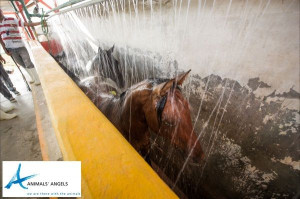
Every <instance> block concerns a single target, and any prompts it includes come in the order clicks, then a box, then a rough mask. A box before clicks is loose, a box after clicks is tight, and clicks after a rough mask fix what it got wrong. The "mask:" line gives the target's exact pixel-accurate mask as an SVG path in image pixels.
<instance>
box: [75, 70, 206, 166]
mask: <svg viewBox="0 0 300 199" xmlns="http://www.w3.org/2000/svg"><path fill="white" fill-rule="evenodd" d="M189 72H190V71H189ZM189 72H187V73H184V74H182V75H179V76H177V77H176V78H174V79H170V80H166V79H165V80H162V79H156V80H154V79H147V80H144V81H142V82H140V83H138V84H136V85H134V86H132V87H130V88H129V89H127V90H126V91H125V92H124V93H122V94H121V95H120V96H114V95H111V94H109V93H103V92H100V93H99V92H98V91H99V90H101V89H99V86H100V85H99V84H96V85H95V84H94V85H92V86H85V85H87V84H86V82H85V83H83V82H82V84H80V85H79V86H80V87H81V89H82V90H83V91H84V92H85V93H86V94H87V96H88V97H89V98H90V99H91V100H92V101H93V103H94V104H95V105H96V106H97V107H98V108H99V109H100V110H101V111H102V112H103V113H104V114H105V115H106V116H107V117H108V119H109V120H110V121H111V122H112V123H113V124H114V125H115V126H116V127H117V128H118V130H119V131H120V132H121V133H122V134H123V136H124V137H125V138H126V139H127V140H128V141H129V142H130V143H131V144H132V146H133V147H134V148H135V149H136V150H137V151H139V152H140V153H141V155H142V156H144V157H145V158H146V160H147V161H148V162H149V159H147V158H148V154H149V150H150V131H151V132H153V133H155V134H156V135H159V136H162V137H164V138H166V139H169V140H170V141H171V144H172V145H173V146H174V147H175V148H179V149H181V150H183V151H185V152H186V153H189V152H190V151H191V150H193V151H192V153H191V157H192V158H193V159H194V160H196V162H199V161H200V160H202V159H203V156H204V154H203V151H202V148H201V146H200V143H199V142H198V140H197V135H196V133H195V132H194V131H193V125H192V120H191V114H190V110H189V104H188V102H187V101H186V100H185V99H184V97H183V95H182V93H181V91H180V88H179V86H180V85H182V83H183V82H184V80H185V78H186V77H187V76H188V74H189Z"/></svg>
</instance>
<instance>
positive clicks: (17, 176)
mask: <svg viewBox="0 0 300 199" xmlns="http://www.w3.org/2000/svg"><path fill="white" fill-rule="evenodd" d="M20 171H21V163H19V166H18V169H17V173H16V174H15V175H14V176H13V177H12V178H11V180H10V181H9V183H8V184H7V185H6V186H5V188H6V189H10V187H11V186H12V185H13V184H19V185H20V187H22V188H23V189H28V187H25V186H24V185H23V184H22V182H24V181H26V180H29V179H30V178H33V177H35V176H36V175H37V174H33V175H30V176H26V177H24V178H20Z"/></svg>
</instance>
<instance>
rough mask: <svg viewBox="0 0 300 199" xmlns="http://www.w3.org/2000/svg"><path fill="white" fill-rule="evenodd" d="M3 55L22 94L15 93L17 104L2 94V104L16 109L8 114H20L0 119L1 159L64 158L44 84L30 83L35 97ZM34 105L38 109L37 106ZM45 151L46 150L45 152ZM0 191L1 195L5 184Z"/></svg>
mask: <svg viewBox="0 0 300 199" xmlns="http://www.w3.org/2000/svg"><path fill="white" fill-rule="evenodd" d="M3 57H4V58H5V59H6V61H7V63H6V64H5V65H4V67H5V69H6V70H10V71H12V70H13V73H12V74H10V75H9V76H10V78H11V80H12V82H13V84H14V85H15V87H16V89H17V90H18V91H19V92H20V93H21V95H20V96H15V95H14V94H13V96H14V97H15V98H16V100H17V102H15V103H10V102H9V100H7V99H6V98H4V97H3V96H2V95H1V97H0V103H1V105H2V106H8V105H9V104H12V105H13V106H15V109H14V110H12V111H9V112H8V113H15V114H17V115H18V116H17V117H15V118H13V119H11V120H1V121H0V136H1V145H0V149H1V157H0V159H1V161H43V159H44V160H45V157H46V158H47V159H48V160H61V159H62V157H61V153H60V151H59V147H58V144H57V141H56V137H55V134H54V130H53V128H52V126H51V121H50V118H49V117H50V116H49V113H48V110H47V104H46V101H45V98H44V95H43V91H42V86H41V85H39V86H35V85H31V87H32V90H33V92H34V96H35V98H33V94H32V92H29V91H28V90H27V88H26V85H25V83H24V81H23V79H22V76H21V74H20V72H19V71H18V69H17V68H16V67H15V66H14V65H13V63H12V60H11V59H10V58H9V57H7V56H5V55H4V56H3ZM24 74H25V76H26V77H27V78H29V77H28V76H27V74H26V72H24ZM34 99H35V101H34ZM35 105H36V106H37V107H38V109H37V108H35ZM37 111H39V113H38V115H39V117H38V120H39V121H40V128H39V131H42V133H41V132H38V130H37V123H36V112H37ZM41 136H42V137H41ZM40 140H42V142H45V143H44V144H45V146H46V147H45V146H44V147H43V148H42V149H41V145H40ZM42 151H43V153H44V154H43V155H42ZM45 154H46V155H45ZM1 179H2V164H1ZM1 183H2V180H1ZM0 192H1V193H0V194H1V195H2V184H1V191H0Z"/></svg>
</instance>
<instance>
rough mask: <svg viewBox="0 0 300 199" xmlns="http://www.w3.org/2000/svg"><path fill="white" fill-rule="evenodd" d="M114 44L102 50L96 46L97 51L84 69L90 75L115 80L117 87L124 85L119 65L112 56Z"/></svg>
mask: <svg viewBox="0 0 300 199" xmlns="http://www.w3.org/2000/svg"><path fill="white" fill-rule="evenodd" d="M114 48H115V46H113V47H111V48H110V49H109V50H102V49H101V48H100V47H99V48H98V53H97V54H96V55H95V56H94V58H93V59H92V60H91V61H90V62H89V63H88V64H87V66H86V69H87V71H88V73H89V74H90V75H93V76H96V77H102V78H106V79H111V80H113V81H115V83H116V84H117V86H118V88H123V87H124V84H125V82H124V78H123V74H122V70H121V66H120V64H119V62H118V60H116V59H115V58H114V56H113V51H114Z"/></svg>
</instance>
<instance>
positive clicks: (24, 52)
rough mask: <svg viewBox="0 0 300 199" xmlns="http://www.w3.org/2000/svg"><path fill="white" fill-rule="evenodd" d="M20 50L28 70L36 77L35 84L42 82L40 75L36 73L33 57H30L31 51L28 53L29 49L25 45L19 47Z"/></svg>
mask: <svg viewBox="0 0 300 199" xmlns="http://www.w3.org/2000/svg"><path fill="white" fill-rule="evenodd" d="M18 50H19V53H20V56H21V57H22V59H23V61H24V63H25V68H26V71H27V72H28V73H29V74H30V75H31V78H33V79H34V83H35V85H38V84H40V80H39V76H38V74H37V73H36V70H35V68H34V65H33V63H32V61H31V59H30V56H29V53H28V51H27V49H26V48H25V47H23V48H19V49H18Z"/></svg>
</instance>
